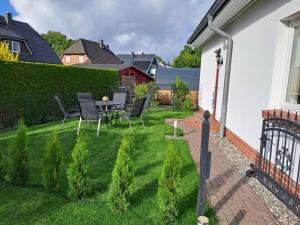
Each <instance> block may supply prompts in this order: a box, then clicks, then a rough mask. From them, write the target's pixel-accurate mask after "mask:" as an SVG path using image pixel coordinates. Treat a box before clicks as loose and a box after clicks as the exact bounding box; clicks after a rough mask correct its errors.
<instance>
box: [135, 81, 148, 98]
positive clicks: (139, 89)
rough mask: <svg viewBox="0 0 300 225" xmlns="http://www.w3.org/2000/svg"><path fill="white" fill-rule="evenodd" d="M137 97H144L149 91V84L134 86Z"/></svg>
mask: <svg viewBox="0 0 300 225" xmlns="http://www.w3.org/2000/svg"><path fill="white" fill-rule="evenodd" d="M134 91H135V97H137V98H142V97H144V96H145V94H147V93H148V85H147V84H137V85H136V86H135V88H134Z"/></svg>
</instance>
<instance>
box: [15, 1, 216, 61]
mask: <svg viewBox="0 0 300 225" xmlns="http://www.w3.org/2000/svg"><path fill="white" fill-rule="evenodd" d="M212 2H213V0H126V1H124V0H85V1H82V0H63V1H61V0H10V3H11V4H12V6H13V7H14V8H15V10H16V12H17V15H16V17H15V19H17V20H21V21H25V22H28V23H29V24H30V25H32V26H33V27H34V28H35V29H36V30H37V31H38V32H40V33H45V32H47V31H48V30H56V31H60V32H62V33H64V34H66V35H67V36H68V37H71V38H73V39H78V38H86V39H90V40H94V41H98V40H100V39H103V40H104V41H105V43H107V44H109V45H110V47H111V48H112V49H113V50H114V52H115V53H130V52H131V51H135V52H142V51H143V52H146V53H147V52H148V53H155V54H157V55H160V56H162V57H163V58H165V59H166V60H167V61H171V60H172V59H173V58H174V57H175V56H176V55H177V54H178V53H179V52H180V50H181V49H182V47H183V45H184V44H185V42H186V41H187V39H188V37H189V36H190V35H191V33H192V32H193V31H194V29H195V28H196V26H197V24H198V23H199V22H200V20H201V18H202V17H203V15H204V14H205V12H206V11H207V9H208V8H209V7H210V5H211V4H212Z"/></svg>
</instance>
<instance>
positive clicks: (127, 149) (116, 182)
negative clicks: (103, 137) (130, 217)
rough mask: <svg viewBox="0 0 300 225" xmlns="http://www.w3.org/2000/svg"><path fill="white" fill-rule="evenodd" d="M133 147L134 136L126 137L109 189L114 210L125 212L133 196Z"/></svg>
mask: <svg viewBox="0 0 300 225" xmlns="http://www.w3.org/2000/svg"><path fill="white" fill-rule="evenodd" d="M133 146H134V140H133V137H132V135H131V134H126V135H124V136H123V139H122V142H121V146H120V148H119V151H118V156H117V160H116V163H115V168H114V170H113V173H112V182H111V184H110V187H109V194H108V200H109V202H110V203H111V205H112V207H113V209H118V210H124V211H125V210H126V209H127V208H128V207H129V202H128V198H129V196H130V194H131V190H132V183H133V182H132V181H133V170H132V161H131V152H132V149H133Z"/></svg>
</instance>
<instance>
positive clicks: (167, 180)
mask: <svg viewBox="0 0 300 225" xmlns="http://www.w3.org/2000/svg"><path fill="white" fill-rule="evenodd" d="M179 176H180V159H179V157H178V155H177V154H176V149H175V146H174V144H172V143H169V144H168V147H167V154H166V157H165V160H164V162H163V166H162V169H161V172H160V176H159V180H158V191H157V201H158V205H159V212H160V219H161V220H162V222H163V223H164V224H170V223H172V222H173V221H174V220H175V219H176V216H177V214H178V208H177V203H178V195H179V194H178V182H179Z"/></svg>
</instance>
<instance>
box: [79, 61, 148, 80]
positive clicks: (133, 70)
mask: <svg viewBox="0 0 300 225" xmlns="http://www.w3.org/2000/svg"><path fill="white" fill-rule="evenodd" d="M78 66H80V67H89V68H106V69H115V70H117V71H118V72H119V75H120V78H121V80H122V77H123V76H134V77H135V81H136V83H137V84H142V83H149V82H152V81H154V77H153V76H149V75H147V74H145V73H144V72H143V71H141V70H140V69H139V68H137V67H136V66H133V65H126V64H78Z"/></svg>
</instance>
